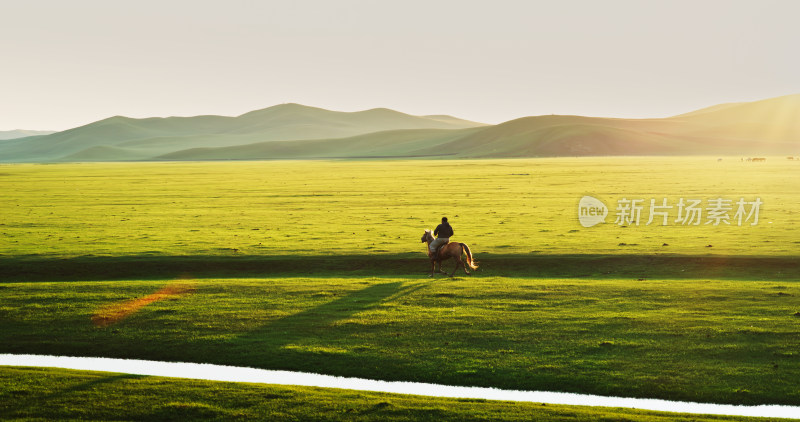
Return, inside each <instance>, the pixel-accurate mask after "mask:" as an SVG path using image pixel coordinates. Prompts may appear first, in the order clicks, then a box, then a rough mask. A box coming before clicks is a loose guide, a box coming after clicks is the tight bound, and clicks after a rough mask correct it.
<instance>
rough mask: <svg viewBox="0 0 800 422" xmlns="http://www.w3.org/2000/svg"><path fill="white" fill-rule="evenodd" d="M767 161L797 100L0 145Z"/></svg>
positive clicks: (371, 114)
mask: <svg viewBox="0 0 800 422" xmlns="http://www.w3.org/2000/svg"><path fill="white" fill-rule="evenodd" d="M15 148H16V149H15ZM774 154H781V155H783V154H786V155H800V94H798V95H789V96H784V97H777V98H771V99H767V100H762V101H754V102H747V103H732V104H720V105H716V106H712V107H707V108H704V109H700V110H696V111H693V112H689V113H685V114H681V115H677V116H673V117H668V118H661V119H614V118H600V117H584V116H563V115H547V116H532V117H524V118H520V119H516V120H511V121H508V122H505V123H501V124H498V125H493V126H488V125H482V124H479V123H475V122H469V121H465V120H460V119H457V118H454V117H451V116H438V115H437V116H411V115H407V114H403V113H399V112H396V111H392V110H388V109H373V110H367V111H362V112H356V113H343V112H334V111H329V110H323V109H318V108H312V107H306V106H301V105H297V104H284V105H280V106H275V107H270V108H267V109H263V110H257V111H254V112H251V113H247V114H244V115H242V116H239V117H222V116H198V117H184V118H176V117H173V118H166V119H129V118H124V117H114V118H111V119H106V120H102V121H100V122H95V123H92V124H90V125H86V126H83V127H81V128H76V129H72V130H70V131H65V132H60V133H56V134H52V135H48V136H38V137H31V138H22V139H18V140H12V141H5V142H3V143H1V144H0V161H11V160H17V161H33V160H42V159H44V160H61V161H117V160H246V159H300V158H386V157H398V158H399V157H453V158H484V157H486V158H488V157H556V156H603V155H743V156H748V155H749V156H760V155H774Z"/></svg>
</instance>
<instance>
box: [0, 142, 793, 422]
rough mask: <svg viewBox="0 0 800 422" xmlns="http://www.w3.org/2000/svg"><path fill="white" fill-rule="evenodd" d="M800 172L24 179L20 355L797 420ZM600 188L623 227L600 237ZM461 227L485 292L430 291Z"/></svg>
mask: <svg viewBox="0 0 800 422" xmlns="http://www.w3.org/2000/svg"><path fill="white" fill-rule="evenodd" d="M798 172H800V164H798V163H797V162H795V161H787V160H785V159H779V158H775V157H771V158H769V159H768V161H767V162H766V163H746V162H741V161H739V160H738V158H736V159H732V158H729V159H725V160H723V161H722V162H717V161H716V159H710V158H700V157H695V158H572V159H568V158H564V159H536V160H476V161H458V162H456V161H429V160H411V161H381V162H375V161H332V162H315V161H286V162H235V163H231V162H207V163H137V164H134V163H114V164H60V165H31V164H24V165H4V166H2V167H0V187H2V189H3V192H4V197H5V199H6V201H5V202H4V205H3V208H2V209H3V220H2V222H0V281H1V282H0V324H1V325H2V327H3V330H2V331H0V352H9V353H49V354H65V355H88V356H109V357H129V358H134V357H135V358H146V359H161V360H181V361H195V362H213V363H222V364H233V365H247V366H256V367H263V368H273V369H275V368H279V369H294V370H303V371H313V372H321V373H327V374H336V375H348V376H358V377H365V378H379V379H386V380H413V381H425V382H436V383H446V384H456V385H475V386H493V387H501V388H517V389H538V390H558V391H571V392H583V393H595V394H603V395H621V396H634V397H657V398H667V399H680V400H690V401H704V402H719V403H741V404H757V403H777V404H793V405H797V404H800V390H798V388H797V385H796V380H797V379H799V378H800V360H798V359H800V355H798V354H797V350H798V349H800V347H798V346H800V325H799V324H800V317H798V316H797V314H798V313H800V288H799V287H798V286H799V285H798V284H797V281H798V280H800V266H799V265H800V264H799V263H798V259H797V258H798V252H800V240H798V234H799V233H798V230H800V224H799V223H800V215H798V214H797V213H796V210H797V209H798V207H800V194H797V193H796V188H795V187H796V180H798V179H797V177H798ZM583 195H593V196H596V197H597V198H600V199H603V200H604V201H606V203H607V204H608V205H609V207H610V208H612V211H611V215H610V216H609V219H608V220H607V221H608V224H604V225H599V226H596V227H592V228H583V227H581V226H580V225H579V223H578V219H577V203H578V200H579V199H580V197H582V196H583ZM622 197H627V198H631V197H635V198H642V199H646V200H648V202H649V199H650V198H654V199H657V200H660V199H661V198H664V197H666V198H668V200H669V201H670V203H675V202H677V199H678V198H680V197H685V198H689V197H691V198H703V199H708V198H716V197H726V198H730V199H734V201H735V200H737V199H739V198H740V197H745V198H746V199H747V200H752V199H754V198H755V197H760V198H761V199H762V201H763V202H764V206H763V208H762V210H761V215H760V221H759V224H758V225H755V226H750V225H743V226H737V225H735V224H734V225H721V226H712V225H705V224H702V225H699V226H681V225H677V224H674V223H670V225H668V226H656V225H650V226H647V225H644V222H645V221H643V222H642V223H641V225H639V226H635V225H630V226H628V227H622V226H620V225H616V224H613V223H612V222H613V220H614V216H613V212H614V211H613V208H614V205H615V201H616V200H617V199H620V198H622ZM442 215H447V216H448V217H450V220H451V222H452V223H453V225H454V227H455V231H456V236H455V238H454V240H455V239H457V240H458V241H462V242H466V243H468V244H469V245H470V247H471V248H472V250H473V252H474V253H475V255H476V257H477V259H478V261H479V262H480V263H481V271H479V272H478V273H477V274H476V275H475V276H473V277H472V278H466V277H462V278H457V279H454V280H450V279H442V278H437V279H434V280H429V279H428V278H427V277H425V275H426V273H425V271H426V270H427V261H426V259H425V258H424V255H423V249H424V245H422V244H421V243H420V241H419V238H420V236H421V234H422V230H423V229H424V228H430V227H431V226H433V225H435V224H436V223H437V222H438V219H439V217H440V216H442ZM673 218H674V217H673ZM645 219H646V217H645ZM709 245H710V246H709ZM175 283H178V285H180V286H181V289H180V291H181V293H180V294H175V295H172V296H170V297H168V298H164V299H163V300H157V301H154V302H152V303H149V304H148V305H146V306H143V307H141V308H137V309H135V312H130V313H129V314H126V315H125V317H124V318H120V319H119V320H117V319H115V318H116V317H115V315H116V314H117V313H116V311H115V310H114V306H116V305H120V306H121V307H125V306H126V305H125V304H128V303H131V301H135V300H137V299H140V298H143V297H148V296H149V295H152V294H154V293H155V292H158V291H161V290H162V289H164V288H165V287H166V286H174V285H175ZM98 318H100V321H103V319H102V318H107V319H108V320H107V321H106V322H101V323H98V322H97V321H98ZM32 377H33V376H32ZM34 378H35V377H34ZM26 382H37V381H34V380H28V381H26ZM325 394H329V393H325ZM176 400H177V399H176ZM492 406H494V405H492ZM597 412H598V413H597V415H601V412H603V411H600V410H598V411H597ZM598 417H599V416H598ZM626 417H627V416H626Z"/></svg>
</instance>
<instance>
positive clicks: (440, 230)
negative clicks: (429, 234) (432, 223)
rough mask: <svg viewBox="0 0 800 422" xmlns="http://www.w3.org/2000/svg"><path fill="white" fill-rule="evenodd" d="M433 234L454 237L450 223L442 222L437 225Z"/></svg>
mask: <svg viewBox="0 0 800 422" xmlns="http://www.w3.org/2000/svg"><path fill="white" fill-rule="evenodd" d="M433 234H434V235H436V237H453V228H452V227H450V223H442V224H439V225H438V226H436V230H434V231H433Z"/></svg>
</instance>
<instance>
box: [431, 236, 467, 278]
mask: <svg viewBox="0 0 800 422" xmlns="http://www.w3.org/2000/svg"><path fill="white" fill-rule="evenodd" d="M431 242H433V235H432V234H431V231H430V230H425V234H423V235H422V243H425V248H426V249H425V250H426V251H428V258H430V259H431V275H429V276H428V277H433V273H434V271H435V270H436V261H439V271H440V272H442V271H441V269H442V261H444V260H446V259H450V258H455V259H456V266H455V268H453V272H452V274H450V277H452V276H454V275H455V274H456V270H457V269H458V267H459V266H463V267H464V272H465V273H467V274H469V271H468V270H467V266H469V267H470V268H472V269H473V270H477V269H478V265H477V264H476V262H475V260H473V259H472V252H471V251H470V250H469V246H467V244H466V243H458V242H451V243H448V244H446V245H444V246H442V247H441V248H439V251H438V253H437V254H434V253H432V252H431V248H430V246H431ZM465 252H466V254H467V260H466V261H464V260H463V259H461V254H462V253H465ZM445 274H446V273H445Z"/></svg>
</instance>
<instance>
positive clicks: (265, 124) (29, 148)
mask: <svg viewBox="0 0 800 422" xmlns="http://www.w3.org/2000/svg"><path fill="white" fill-rule="evenodd" d="M481 125H482V124H481V123H476V122H469V121H466V120H461V119H457V118H455V117H451V116H433V117H424V116H412V115H409V114H405V113H401V112H398V111H394V110H389V109H372V110H365V111H359V112H339V111H330V110H325V109H321V108H315V107H308V106H303V105H300V104H281V105H277V106H273V107H269V108H266V109H262V110H256V111H252V112H249V113H246V114H243V115H241V116H238V117H226V116H195V117H167V118H155V117H154V118H146V119H133V118H129V117H122V116H115V117H110V118H108V119H104V120H100V121H97V122H94V123H90V124H88V125H85V126H81V127H77V128H74V129H70V130H66V131H63V132H58V133H54V134H51V135H47V136H36V137H28V138H20V139H16V140H13V141H9V142H4V143H2V144H0V161H53V160H68V161H75V160H84V159H85V160H90V161H94V160H129V159H133V160H139V159H142V158H147V157H153V156H158V155H162V154H167V153H170V152H174V151H178V150H182V149H188V148H197V147H225V146H233V145H243V144H250V143H254V142H265V141H287V140H297V139H315V138H340V137H347V136H354V135H361V134H365V133H371V132H378V131H386V130H397V129H460V128H464V127H475V126H481Z"/></svg>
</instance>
